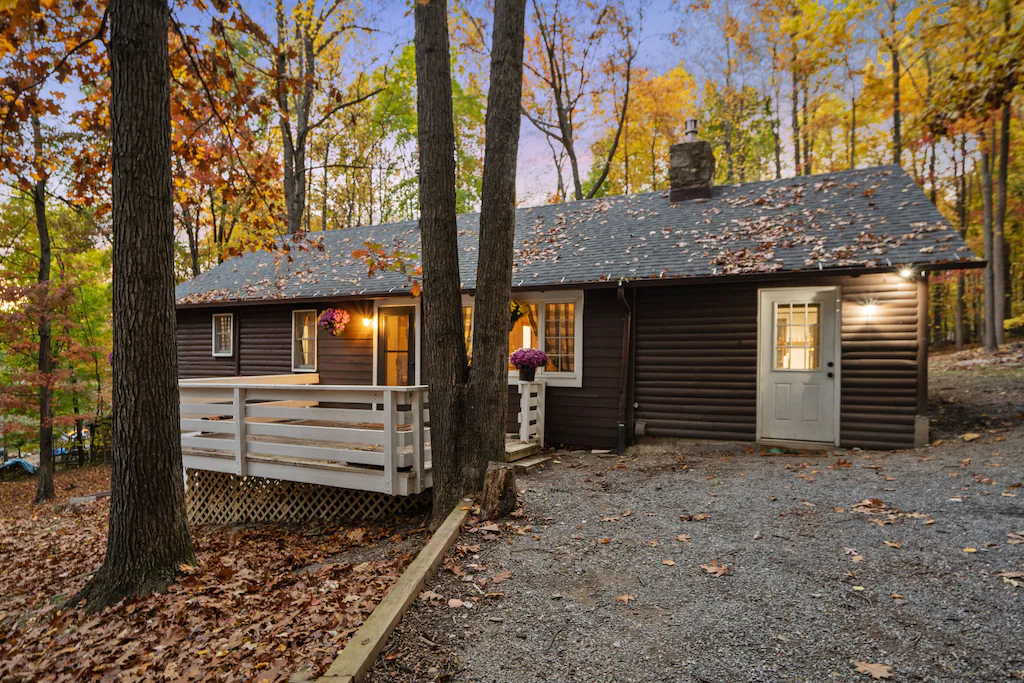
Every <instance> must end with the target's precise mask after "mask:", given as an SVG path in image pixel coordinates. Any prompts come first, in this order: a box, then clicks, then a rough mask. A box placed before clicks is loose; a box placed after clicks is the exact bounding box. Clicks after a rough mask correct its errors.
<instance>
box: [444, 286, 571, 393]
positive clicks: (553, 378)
mask: <svg viewBox="0 0 1024 683" xmlns="http://www.w3.org/2000/svg"><path fill="white" fill-rule="evenodd" d="M512 300H513V301H521V302H523V303H524V304H537V318H538V320H537V325H538V327H539V328H540V329H538V330H537V340H536V348H539V349H543V348H544V341H545V339H544V327H545V321H544V304H563V303H565V304H567V303H571V304H575V315H576V319H575V321H574V323H575V325H574V327H575V344H574V347H575V350H574V359H573V360H574V362H575V365H576V370H575V371H574V372H548V371H547V370H545V369H544V368H537V379H543V380H544V382H545V384H547V385H548V386H551V387H576V388H579V387H582V386H583V291H582V290H578V289H576V290H568V291H552V292H515V291H513V292H512ZM462 305H463V306H470V307H472V309H473V315H472V323H471V326H472V327H475V326H476V304H475V302H474V299H473V297H471V296H469V295H463V297H462ZM508 383H509V385H515V384H518V383H519V371H518V370H509V372H508Z"/></svg>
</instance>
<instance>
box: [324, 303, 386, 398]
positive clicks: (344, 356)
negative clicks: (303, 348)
mask: <svg viewBox="0 0 1024 683" xmlns="http://www.w3.org/2000/svg"><path fill="white" fill-rule="evenodd" d="M339 305H340V306H341V307H342V308H344V309H345V310H347V311H348V312H349V316H351V318H352V321H351V322H350V323H349V324H348V325H346V326H345V329H344V330H343V331H342V332H341V334H339V335H338V336H337V337H335V336H332V335H331V334H330V333H329V332H325V331H323V330H320V334H319V336H318V337H317V347H318V354H319V355H318V358H317V368H318V369H319V371H320V384H373V333H374V327H373V326H370V327H367V326H366V325H363V318H364V317H369V316H372V315H373V305H372V304H369V305H366V304H363V305H361V306H360V305H357V306H352V305H350V304H339ZM320 310H323V309H322V308H321V309H320Z"/></svg>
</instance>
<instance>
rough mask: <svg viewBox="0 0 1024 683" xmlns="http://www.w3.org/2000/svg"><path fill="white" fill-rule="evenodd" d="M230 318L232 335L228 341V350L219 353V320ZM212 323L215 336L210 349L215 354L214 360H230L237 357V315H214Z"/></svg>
mask: <svg viewBox="0 0 1024 683" xmlns="http://www.w3.org/2000/svg"><path fill="white" fill-rule="evenodd" d="M224 317H226V318H228V319H229V320H230V321H231V333H230V336H229V339H228V350H227V351H218V350H217V318H224ZM211 321H212V327H213V335H212V340H211V346H210V349H211V351H212V352H213V356H214V358H230V357H231V356H233V355H235V314H234V313H214V314H213V318H212V319H211Z"/></svg>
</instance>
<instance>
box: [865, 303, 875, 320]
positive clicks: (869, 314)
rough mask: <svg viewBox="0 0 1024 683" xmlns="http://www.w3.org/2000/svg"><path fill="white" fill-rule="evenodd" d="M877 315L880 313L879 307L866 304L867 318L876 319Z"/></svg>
mask: <svg viewBox="0 0 1024 683" xmlns="http://www.w3.org/2000/svg"><path fill="white" fill-rule="evenodd" d="M876 313H878V306H876V305H875V304H864V315H865V316H867V317H868V318H873V317H875V314H876Z"/></svg>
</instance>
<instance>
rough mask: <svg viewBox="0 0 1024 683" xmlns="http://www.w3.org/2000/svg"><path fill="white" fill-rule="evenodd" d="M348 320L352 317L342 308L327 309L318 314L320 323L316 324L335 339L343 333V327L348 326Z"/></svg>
mask: <svg viewBox="0 0 1024 683" xmlns="http://www.w3.org/2000/svg"><path fill="white" fill-rule="evenodd" d="M350 320H352V317H351V316H350V315H349V314H348V311H346V310H345V309H344V308H328V309H327V310H326V311H324V312H323V313H321V314H320V322H319V323H318V324H319V325H320V327H322V328H323V329H325V330H327V331H328V332H330V333H331V334H332V335H334V336H335V337H337V336H338V335H339V334H341V333H342V332H343V331H344V329H345V325H348V323H349V321H350Z"/></svg>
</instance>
